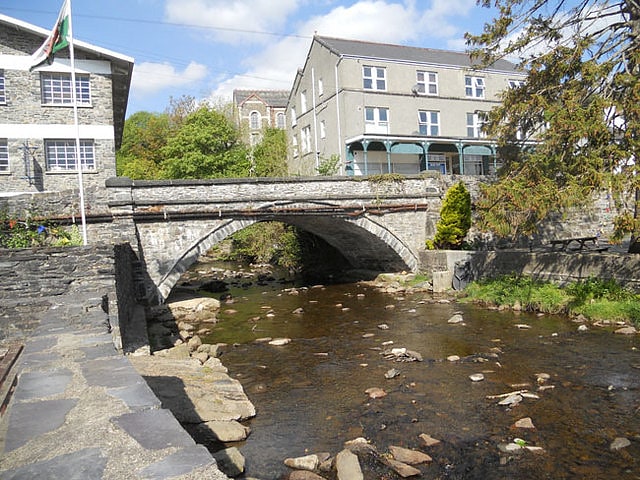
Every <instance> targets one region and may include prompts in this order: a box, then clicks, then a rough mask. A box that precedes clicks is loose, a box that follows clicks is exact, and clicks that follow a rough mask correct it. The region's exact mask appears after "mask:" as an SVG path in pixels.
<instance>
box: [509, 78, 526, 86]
mask: <svg viewBox="0 0 640 480" xmlns="http://www.w3.org/2000/svg"><path fill="white" fill-rule="evenodd" d="M523 85H524V80H513V79H510V80H509V88H519V87H521V86H523Z"/></svg>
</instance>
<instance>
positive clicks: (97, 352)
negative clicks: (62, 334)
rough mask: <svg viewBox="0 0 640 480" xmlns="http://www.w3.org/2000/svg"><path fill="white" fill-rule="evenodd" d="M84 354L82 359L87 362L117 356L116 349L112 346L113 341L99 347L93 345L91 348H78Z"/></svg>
mask: <svg viewBox="0 0 640 480" xmlns="http://www.w3.org/2000/svg"><path fill="white" fill-rule="evenodd" d="M78 350H80V351H81V352H83V353H84V358H85V359H87V360H96V359H98V358H104V357H113V356H115V355H117V354H118V352H117V350H116V348H115V347H114V346H113V341H111V340H109V341H108V342H106V343H102V344H100V345H94V346H93V347H82V348H79V349H78Z"/></svg>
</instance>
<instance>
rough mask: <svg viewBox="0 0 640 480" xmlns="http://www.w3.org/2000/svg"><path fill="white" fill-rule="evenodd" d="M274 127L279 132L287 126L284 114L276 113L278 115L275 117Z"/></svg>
mask: <svg viewBox="0 0 640 480" xmlns="http://www.w3.org/2000/svg"><path fill="white" fill-rule="evenodd" d="M276 126H277V127H278V128H279V129H281V130H284V128H285V127H286V126H287V125H286V122H285V116H284V113H282V112H278V114H277V115H276Z"/></svg>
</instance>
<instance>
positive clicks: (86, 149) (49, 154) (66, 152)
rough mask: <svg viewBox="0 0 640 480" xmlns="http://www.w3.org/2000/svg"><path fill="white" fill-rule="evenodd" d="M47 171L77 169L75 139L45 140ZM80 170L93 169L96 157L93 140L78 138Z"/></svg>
mask: <svg viewBox="0 0 640 480" xmlns="http://www.w3.org/2000/svg"><path fill="white" fill-rule="evenodd" d="M44 149H45V158H46V162H47V171H53V172H55V171H63V170H77V166H76V165H77V164H76V141H75V140H67V139H64V140H45V141H44ZM80 161H81V164H82V170H95V168H96V158H95V152H94V148H93V140H80Z"/></svg>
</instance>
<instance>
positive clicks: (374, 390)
mask: <svg viewBox="0 0 640 480" xmlns="http://www.w3.org/2000/svg"><path fill="white" fill-rule="evenodd" d="M364 393H366V394H367V395H369V398H384V397H386V396H387V392H385V391H384V390H383V389H382V388H379V387H371V388H367V389H366V390H365V391H364Z"/></svg>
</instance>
